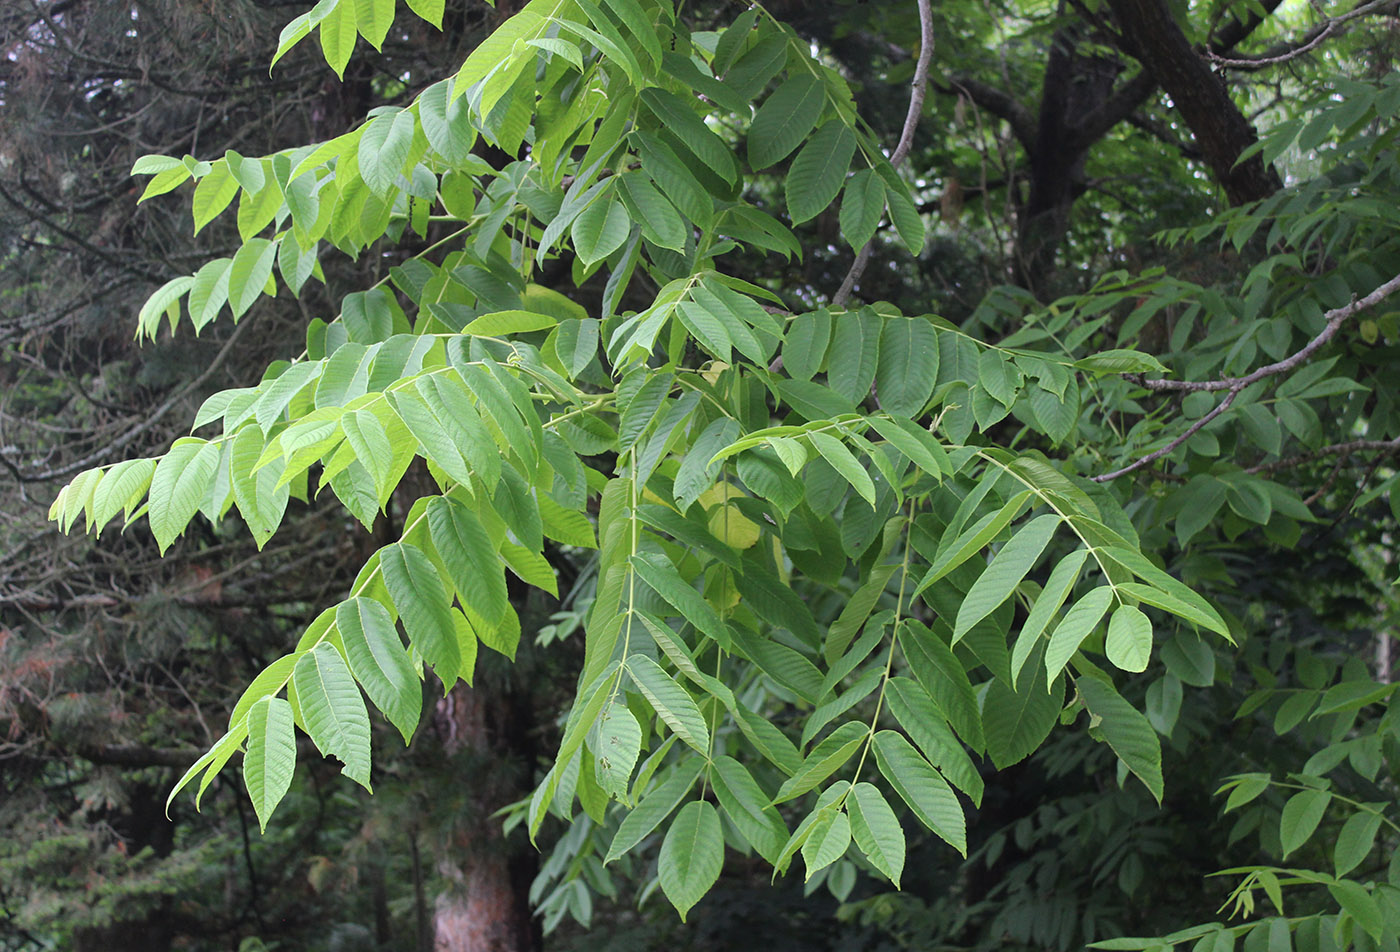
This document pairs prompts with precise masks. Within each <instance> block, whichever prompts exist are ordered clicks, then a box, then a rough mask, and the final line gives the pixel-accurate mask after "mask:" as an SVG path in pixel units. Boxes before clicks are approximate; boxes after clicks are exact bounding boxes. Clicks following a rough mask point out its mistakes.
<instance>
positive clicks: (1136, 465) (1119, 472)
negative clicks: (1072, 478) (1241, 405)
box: [1090, 390, 1239, 483]
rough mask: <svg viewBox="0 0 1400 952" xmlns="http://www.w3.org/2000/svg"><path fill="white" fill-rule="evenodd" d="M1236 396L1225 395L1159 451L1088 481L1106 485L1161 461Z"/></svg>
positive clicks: (1233, 392) (1228, 404) (1225, 407)
mask: <svg viewBox="0 0 1400 952" xmlns="http://www.w3.org/2000/svg"><path fill="white" fill-rule="evenodd" d="M1237 396H1239V391H1238V390H1231V391H1230V392H1229V393H1227V394H1226V395H1225V399H1224V400H1221V401H1220V403H1219V404H1218V405H1217V406H1216V407H1215V408H1214V409H1212V410H1211V411H1210V412H1209V413H1207V414H1206V415H1205V416H1203V417H1201V418H1200V419H1199V420H1197V421H1196V422H1195V423H1192V424H1191V425H1190V426H1189V427H1187V428H1186V432H1184V433H1182V434H1181V435H1180V436H1178V437H1177V438H1176V439H1174V440H1172V441H1171V442H1170V443H1168V444H1167V445H1166V446H1164V447H1162V448H1161V449H1160V450H1156V451H1154V452H1151V453H1148V454H1147V455H1146V456H1144V457H1142V458H1141V459H1137V460H1134V461H1133V462H1131V463H1129V464H1128V465H1127V466H1124V467H1123V468H1122V469H1115V470H1114V471H1113V472H1111V473H1104V474H1103V475H1101V476H1091V477H1090V479H1092V480H1093V481H1094V482H1096V483H1106V482H1108V481H1109V480H1113V479H1117V478H1118V477H1119V476H1126V475H1128V474H1129V473H1131V472H1133V471H1134V470H1137V469H1141V468H1142V467H1144V466H1146V465H1147V464H1148V463H1151V462H1152V461H1154V460H1159V459H1161V458H1162V457H1163V456H1166V455H1167V454H1168V453H1170V452H1171V451H1172V450H1174V449H1176V448H1177V447H1178V446H1180V445H1181V444H1182V443H1185V442H1186V441H1187V440H1189V439H1191V437H1193V436H1195V435H1196V434H1197V433H1198V432H1200V430H1201V427H1203V426H1205V425H1206V424H1207V423H1209V422H1210V421H1211V420H1214V419H1215V418H1216V417H1218V416H1220V414H1222V413H1224V412H1225V411H1226V410H1227V409H1229V407H1230V404H1232V403H1234V402H1235V397H1237Z"/></svg>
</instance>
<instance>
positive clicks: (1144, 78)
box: [1074, 69, 1157, 148]
mask: <svg viewBox="0 0 1400 952" xmlns="http://www.w3.org/2000/svg"><path fill="white" fill-rule="evenodd" d="M1156 91H1157V79H1156V77H1154V76H1153V75H1152V74H1151V73H1150V72H1149V71H1148V70H1146V69H1141V70H1138V72H1137V74H1136V75H1135V76H1133V78H1132V79H1130V80H1128V81H1127V82H1126V83H1124V84H1123V85H1122V86H1119V87H1118V89H1117V90H1115V91H1114V93H1113V95H1112V96H1110V97H1109V99H1108V101H1107V102H1105V103H1103V105H1101V106H1099V107H1098V108H1097V109H1095V110H1094V111H1092V112H1090V113H1089V114H1088V115H1087V116H1085V117H1084V118H1083V120H1081V121H1080V122H1078V123H1076V124H1075V127H1074V136H1075V139H1076V140H1078V141H1079V142H1081V143H1083V145H1084V147H1085V148H1088V147H1089V146H1090V145H1092V144H1093V143H1095V142H1098V141H1099V140H1100V139H1102V138H1103V137H1104V136H1106V135H1108V131H1109V130H1110V129H1112V128H1113V127H1114V126H1116V125H1118V123H1120V122H1122V121H1124V120H1125V119H1129V118H1130V117H1131V116H1132V114H1133V113H1135V112H1137V109H1138V107H1139V106H1141V105H1142V104H1143V103H1144V102H1145V101H1146V100H1147V97H1148V96H1151V95H1152V94H1153V93H1155V92H1156Z"/></svg>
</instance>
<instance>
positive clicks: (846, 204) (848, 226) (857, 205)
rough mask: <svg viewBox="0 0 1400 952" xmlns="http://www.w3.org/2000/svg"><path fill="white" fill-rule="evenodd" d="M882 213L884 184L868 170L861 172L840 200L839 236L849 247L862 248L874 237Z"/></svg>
mask: <svg viewBox="0 0 1400 952" xmlns="http://www.w3.org/2000/svg"><path fill="white" fill-rule="evenodd" d="M884 212H885V184H884V182H882V181H880V177H879V176H878V175H876V174H875V173H874V172H873V171H871V170H870V169H861V170H860V171H859V172H857V173H856V174H855V175H852V176H851V177H850V179H848V180H847V182H846V194H845V195H844V196H842V198H841V234H843V235H845V236H846V241H848V242H850V245H851V247H852V248H856V249H860V248H864V247H865V246H866V245H867V244H869V243H870V239H871V238H874V237H875V229H876V228H878V227H879V225H880V216H881V215H883V214H884Z"/></svg>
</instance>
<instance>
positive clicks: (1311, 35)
mask: <svg viewBox="0 0 1400 952" xmlns="http://www.w3.org/2000/svg"><path fill="white" fill-rule="evenodd" d="M1396 5H1397V0H1371V2H1369V3H1362V4H1360V5H1359V6H1357V7H1354V8H1353V9H1352V10H1350V11H1348V12H1346V13H1343V14H1342V15H1341V16H1335V17H1328V18H1327V19H1325V20H1323V21H1322V22H1321V23H1319V24H1317V25H1316V26H1314V27H1313V28H1312V29H1310V30H1308V31H1307V32H1306V33H1304V34H1303V35H1302V36H1301V37H1300V38H1298V39H1297V40H1294V41H1292V42H1289V43H1280V44H1278V45H1276V46H1274V47H1273V48H1272V49H1270V50H1268V51H1267V52H1265V53H1263V54H1261V55H1259V56H1241V57H1237V58H1229V57H1225V56H1221V55H1220V54H1219V53H1218V52H1217V51H1216V47H1215V46H1214V45H1212V46H1211V48H1210V49H1209V50H1207V51H1206V58H1207V59H1209V60H1210V61H1211V62H1212V63H1215V64H1216V65H1218V66H1225V67H1228V68H1230V69H1237V70H1256V69H1263V68H1264V67H1266V66H1277V65H1278V64H1280V63H1287V62H1288V61H1289V60H1293V59H1297V58H1298V57H1300V56H1303V55H1306V54H1307V53H1310V52H1312V51H1313V50H1315V49H1317V48H1318V47H1319V46H1321V45H1322V43H1323V41H1324V40H1326V39H1327V38H1328V37H1330V36H1335V35H1338V34H1340V33H1343V32H1345V30H1339V29H1338V27H1341V26H1342V25H1343V24H1345V23H1347V22H1349V21H1351V20H1355V19H1358V18H1360V17H1364V16H1368V15H1370V14H1372V13H1382V12H1384V11H1385V10H1386V8H1391V9H1392V10H1394V9H1395V8H1396Z"/></svg>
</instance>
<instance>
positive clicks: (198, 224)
mask: <svg viewBox="0 0 1400 952" xmlns="http://www.w3.org/2000/svg"><path fill="white" fill-rule="evenodd" d="M237 194H238V180H237V179H235V178H234V177H233V172H232V171H231V170H230V169H229V166H228V160H227V159H220V160H219V161H217V162H215V163H214V165H213V167H212V168H211V169H210V170H209V174H207V175H205V176H204V178H202V179H200V180H199V184H198V185H196V186H195V188H194V200H193V203H192V206H191V210H192V211H193V213H194V233H195V234H196V235H197V234H199V230H200V229H201V228H203V227H204V226H205V225H207V224H209V223H210V222H211V221H213V220H214V219H215V218H217V217H218V215H219V213H220V212H221V211H223V210H224V209H225V208H227V207H228V204H229V202H231V201H233V197H234V196H235V195H237Z"/></svg>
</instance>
